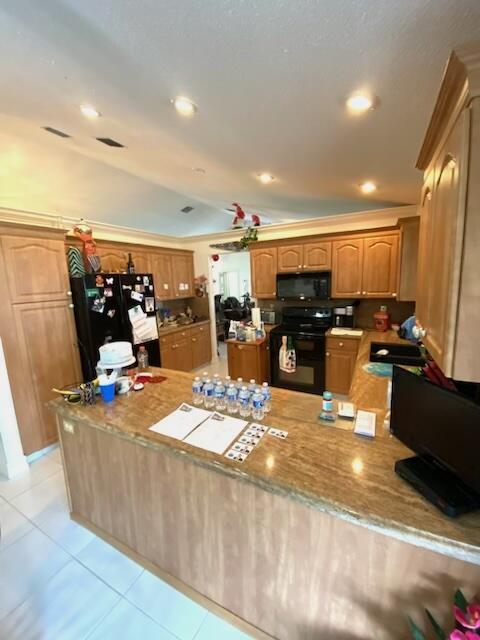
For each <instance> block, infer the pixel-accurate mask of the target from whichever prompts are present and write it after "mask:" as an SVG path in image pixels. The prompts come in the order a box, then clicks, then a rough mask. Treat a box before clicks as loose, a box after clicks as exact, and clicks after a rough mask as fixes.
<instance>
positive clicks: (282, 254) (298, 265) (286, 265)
mask: <svg viewBox="0 0 480 640" xmlns="http://www.w3.org/2000/svg"><path fill="white" fill-rule="evenodd" d="M277 255H278V269H277V271H278V273H288V272H290V271H293V272H295V271H301V270H302V265H303V245H301V244H292V245H289V246H288V247H278V249H277Z"/></svg>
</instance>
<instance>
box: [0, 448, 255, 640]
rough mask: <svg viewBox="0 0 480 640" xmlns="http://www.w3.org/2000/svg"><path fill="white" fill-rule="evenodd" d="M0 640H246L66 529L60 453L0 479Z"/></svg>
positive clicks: (81, 531) (105, 547) (92, 539)
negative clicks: (19, 474)
mask: <svg viewBox="0 0 480 640" xmlns="http://www.w3.org/2000/svg"><path fill="white" fill-rule="evenodd" d="M0 531H1V536H0V640H17V639H18V640H20V639H21V640H38V639H40V638H41V640H83V639H85V640H86V639H87V638H88V640H110V639H111V640H140V639H141V640H248V638H249V636H247V635H246V634H245V633H242V632H241V631H239V630H238V629H236V628H234V627H232V626H231V625H229V624H227V623H226V622H224V621H223V620H221V619H220V618H218V617H217V616H215V615H213V614H212V613H209V612H208V611H207V610H206V609H204V608H203V607H201V606H200V605H198V604H196V603H195V602H193V601H192V600H190V599H189V598H187V597H186V596H184V595H183V594H181V593H179V592H178V591H176V590H175V589H173V588H172V587H170V585H168V584H166V583H165V582H163V581H162V580H160V579H159V578H157V577H156V576H154V575H153V574H151V573H149V572H148V571H146V570H144V569H143V568H142V567H141V566H140V565H138V564H136V563H135V562H133V561H132V560H130V558H128V557H127V556H125V555H124V554H122V553H120V552H119V551H117V550H116V549H115V548H113V547H112V546H111V545H109V544H107V543H106V542H104V541H103V540H101V539H100V538H98V537H97V536H95V535H94V534H93V533H91V532H90V531H88V530H87V529H85V528H84V527H81V526H80V525H78V524H76V523H75V522H73V521H72V520H70V517H69V514H68V507H67V499H66V493H65V483H64V479H63V470H62V466H61V458H60V455H59V450H58V449H55V450H53V451H51V452H49V453H48V454H46V455H45V456H43V457H42V458H39V459H38V460H36V461H35V462H33V463H32V464H31V465H30V469H29V471H28V472H27V473H25V474H24V475H22V476H21V477H19V478H16V479H15V480H10V481H8V480H1V479H0Z"/></svg>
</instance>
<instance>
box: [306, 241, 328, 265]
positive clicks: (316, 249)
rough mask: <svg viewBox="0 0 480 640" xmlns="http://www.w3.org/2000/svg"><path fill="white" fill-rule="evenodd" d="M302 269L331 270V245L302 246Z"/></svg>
mask: <svg viewBox="0 0 480 640" xmlns="http://www.w3.org/2000/svg"><path fill="white" fill-rule="evenodd" d="M303 268H304V269H308V270H310V271H323V269H331V268H332V243H331V242H307V243H306V244H304V245H303Z"/></svg>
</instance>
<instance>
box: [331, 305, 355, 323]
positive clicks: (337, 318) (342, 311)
mask: <svg viewBox="0 0 480 640" xmlns="http://www.w3.org/2000/svg"><path fill="white" fill-rule="evenodd" d="M333 326H334V327H346V328H348V329H353V327H354V326H355V315H354V313H353V305H352V304H349V305H346V306H345V307H334V308H333Z"/></svg>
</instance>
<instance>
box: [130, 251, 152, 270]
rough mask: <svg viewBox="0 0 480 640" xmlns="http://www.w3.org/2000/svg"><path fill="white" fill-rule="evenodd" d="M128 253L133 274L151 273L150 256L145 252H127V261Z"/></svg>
mask: <svg viewBox="0 0 480 640" xmlns="http://www.w3.org/2000/svg"><path fill="white" fill-rule="evenodd" d="M128 253H131V255H132V261H133V265H134V267H135V273H152V263H151V259H150V255H149V254H148V253H147V252H146V251H130V252H128V251H127V259H128Z"/></svg>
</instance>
